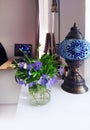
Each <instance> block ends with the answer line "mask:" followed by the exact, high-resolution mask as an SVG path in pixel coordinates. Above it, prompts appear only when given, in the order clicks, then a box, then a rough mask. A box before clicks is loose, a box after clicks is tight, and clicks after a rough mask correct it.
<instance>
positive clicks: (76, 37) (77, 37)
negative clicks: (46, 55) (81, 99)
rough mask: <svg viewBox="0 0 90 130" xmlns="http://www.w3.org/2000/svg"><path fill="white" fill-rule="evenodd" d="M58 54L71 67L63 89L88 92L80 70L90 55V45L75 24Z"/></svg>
mask: <svg viewBox="0 0 90 130" xmlns="http://www.w3.org/2000/svg"><path fill="white" fill-rule="evenodd" d="M58 53H59V55H60V56H61V57H63V58H64V59H65V61H66V63H67V64H68V66H69V72H68V74H67V76H66V77H65V78H64V83H63V84H62V88H63V89H64V90H65V91H67V92H70V93H75V94H80V93H85V92H87V91H88V87H87V86H86V84H85V80H84V79H83V77H82V76H81V75H80V74H79V72H78V68H79V67H80V65H82V64H83V62H84V60H85V59H86V58H87V57H88V56H89V55H90V43H88V42H87V41H86V40H85V39H84V37H83V36H82V34H81V32H80V31H79V29H78V28H77V26H76V23H74V26H73V27H72V28H71V30H70V32H69V33H68V35H67V36H66V38H65V40H63V41H62V42H61V43H60V44H59V47H58Z"/></svg>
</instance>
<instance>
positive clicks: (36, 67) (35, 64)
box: [34, 61, 42, 70]
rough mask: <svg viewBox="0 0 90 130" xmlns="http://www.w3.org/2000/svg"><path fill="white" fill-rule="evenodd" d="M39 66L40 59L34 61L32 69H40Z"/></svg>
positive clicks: (40, 64)
mask: <svg viewBox="0 0 90 130" xmlns="http://www.w3.org/2000/svg"><path fill="white" fill-rule="evenodd" d="M41 66H42V63H41V62H40V61H36V62H35V63H34V69H35V70H40V69H41Z"/></svg>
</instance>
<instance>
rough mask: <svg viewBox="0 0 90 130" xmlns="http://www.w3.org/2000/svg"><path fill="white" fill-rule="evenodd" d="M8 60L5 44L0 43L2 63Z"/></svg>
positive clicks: (0, 62) (0, 59) (0, 61)
mask: <svg viewBox="0 0 90 130" xmlns="http://www.w3.org/2000/svg"><path fill="white" fill-rule="evenodd" d="M7 60H8V58H7V54H6V51H5V49H4V47H3V45H2V44H1V43H0V65H2V64H4V63H5V62H6V61H7Z"/></svg>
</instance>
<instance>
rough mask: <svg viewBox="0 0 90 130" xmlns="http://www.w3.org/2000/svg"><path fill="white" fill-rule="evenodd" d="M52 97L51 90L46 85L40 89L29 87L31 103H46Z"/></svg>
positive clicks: (35, 104)
mask: <svg viewBox="0 0 90 130" xmlns="http://www.w3.org/2000/svg"><path fill="white" fill-rule="evenodd" d="M50 97H51V95H50V90H49V89H47V88H45V87H42V88H39V89H36V88H35V89H34V88H29V98H30V104H31V105H34V106H37V105H44V104H46V103H48V102H49V101H50Z"/></svg>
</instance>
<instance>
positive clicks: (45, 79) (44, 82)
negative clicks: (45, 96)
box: [38, 74, 48, 86]
mask: <svg viewBox="0 0 90 130" xmlns="http://www.w3.org/2000/svg"><path fill="white" fill-rule="evenodd" d="M47 82H48V78H47V75H45V74H44V75H42V77H40V79H39V81H38V83H39V84H41V85H43V86H46V84H47Z"/></svg>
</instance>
